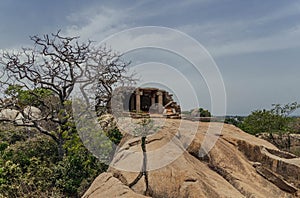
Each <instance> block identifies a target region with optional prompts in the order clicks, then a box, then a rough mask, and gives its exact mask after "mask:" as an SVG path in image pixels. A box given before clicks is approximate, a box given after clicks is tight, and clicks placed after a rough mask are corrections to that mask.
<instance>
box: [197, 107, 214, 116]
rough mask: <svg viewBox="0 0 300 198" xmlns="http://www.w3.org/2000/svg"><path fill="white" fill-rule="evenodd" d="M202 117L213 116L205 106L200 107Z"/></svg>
mask: <svg viewBox="0 0 300 198" xmlns="http://www.w3.org/2000/svg"><path fill="white" fill-rule="evenodd" d="M199 113H200V117H211V113H210V112H209V111H208V110H206V109H203V108H199Z"/></svg>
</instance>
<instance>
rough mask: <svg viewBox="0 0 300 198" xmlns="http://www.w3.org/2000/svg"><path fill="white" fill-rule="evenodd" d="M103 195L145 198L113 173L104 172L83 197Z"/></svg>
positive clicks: (95, 197) (93, 197) (89, 197)
mask: <svg viewBox="0 0 300 198" xmlns="http://www.w3.org/2000/svg"><path fill="white" fill-rule="evenodd" d="M101 197H103V198H106V197H123V198H126V197H128V198H143V197H145V196H143V195H139V194H137V193H135V192H133V191H132V190H131V189H130V188H129V187H128V186H125V185H124V184H123V183H122V182H120V181H119V180H118V179H116V178H114V177H113V175H112V174H111V173H102V174H101V175H99V176H98V177H97V178H96V179H95V181H94V182H93V184H92V185H91V187H90V188H89V189H88V191H86V192H85V194H84V195H83V198H101Z"/></svg>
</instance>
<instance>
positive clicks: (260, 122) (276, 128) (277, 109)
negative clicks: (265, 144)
mask: <svg viewBox="0 0 300 198" xmlns="http://www.w3.org/2000/svg"><path fill="white" fill-rule="evenodd" d="M272 106H273V108H272V109H270V110H266V109H263V110H256V111H253V112H252V113H251V114H250V115H249V116H247V117H246V118H245V119H244V121H243V122H242V124H241V125H240V127H241V128H242V129H243V130H245V131H247V132H249V133H251V134H257V133H262V132H268V133H270V134H271V133H273V132H279V133H283V132H288V131H290V130H291V129H290V122H291V118H290V117H288V116H289V115H290V114H291V113H292V112H293V111H295V110H296V109H297V108H299V107H300V106H299V105H298V104H297V103H296V102H294V103H291V104H285V105H280V104H273V105H272Z"/></svg>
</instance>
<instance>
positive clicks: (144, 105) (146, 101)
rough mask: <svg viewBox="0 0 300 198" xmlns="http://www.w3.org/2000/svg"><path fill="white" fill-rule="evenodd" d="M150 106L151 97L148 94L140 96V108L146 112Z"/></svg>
mask: <svg viewBox="0 0 300 198" xmlns="http://www.w3.org/2000/svg"><path fill="white" fill-rule="evenodd" d="M150 106H151V98H150V97H149V96H141V110H142V111H145V112H148V111H149V109H150Z"/></svg>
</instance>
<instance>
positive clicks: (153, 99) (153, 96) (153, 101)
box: [151, 95, 155, 105]
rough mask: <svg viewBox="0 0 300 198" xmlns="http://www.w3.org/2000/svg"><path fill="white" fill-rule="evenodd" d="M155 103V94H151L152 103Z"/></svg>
mask: <svg viewBox="0 0 300 198" xmlns="http://www.w3.org/2000/svg"><path fill="white" fill-rule="evenodd" d="M154 104H155V95H152V96H151V105H154Z"/></svg>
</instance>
